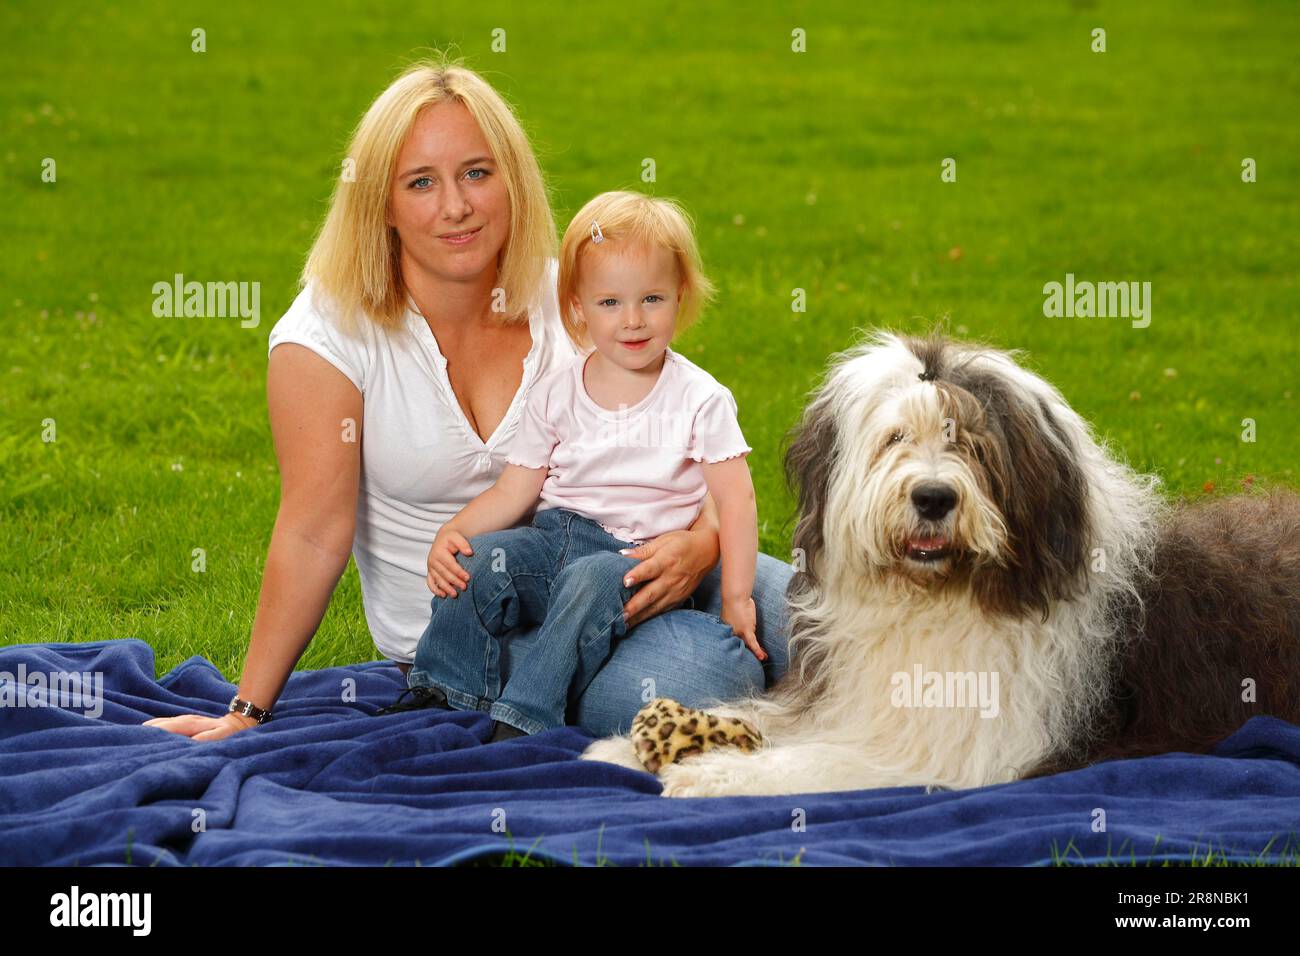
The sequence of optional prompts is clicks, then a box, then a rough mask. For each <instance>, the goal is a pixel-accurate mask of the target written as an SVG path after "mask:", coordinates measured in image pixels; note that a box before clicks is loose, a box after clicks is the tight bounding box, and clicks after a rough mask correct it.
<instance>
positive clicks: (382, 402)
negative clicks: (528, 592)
mask: <svg viewBox="0 0 1300 956" xmlns="http://www.w3.org/2000/svg"><path fill="white" fill-rule="evenodd" d="M344 169H345V175H344V176H343V177H342V178H341V180H340V182H339V183H338V185H337V187H336V189H335V193H334V198H333V201H332V203H331V206H330V210H329V213H328V215H327V216H326V219H325V223H324V226H323V227H322V229H321V232H320V235H319V236H318V237H317V240H316V244H315V246H314V247H313V249H312V251H311V255H310V256H309V258H308V260H307V264H306V268H305V269H304V273H303V285H304V288H303V291H302V292H301V294H300V295H299V296H298V298H297V299H296V300H295V301H294V303H293V305H292V306H291V307H290V309H289V311H288V312H287V313H286V314H285V315H284V317H283V318H282V319H281V320H280V321H279V322H278V323H277V324H276V326H275V328H274V329H272V331H271V336H270V340H269V352H270V357H269V361H268V370H267V396H268V404H269V407H270V419H271V431H272V435H273V437H274V441H275V450H276V457H277V459H278V460H279V465H280V476H281V500H280V509H279V513H278V515H277V516H276V522H275V528H274V531H273V533H272V536H271V546H270V551H269V553H268V555H267V562H266V568H265V571H264V575H263V580H262V592H261V598H260V600H259V601H258V607H257V615H256V618H255V619H254V622H253V632H252V637H251V640H250V643H249V649H248V655H247V657H246V660H245V664H244V673H243V677H242V680H241V681H240V683H239V690H238V697H237V699H236V702H232V704H231V707H232V712H230V713H227V714H226V715H225V716H223V717H219V718H213V717H205V716H201V715H197V714H186V715H182V716H179V717H166V718H154V719H152V720H148V721H145V723H146V724H148V725H150V726H154V727H161V728H163V729H165V730H169V731H173V732H175V733H179V734H184V735H187V736H190V737H193V738H194V739H195V740H218V739H220V738H222V737H226V736H229V735H230V734H232V733H235V732H237V731H239V730H243V729H245V728H246V727H250V726H253V725H254V724H256V723H257V719H256V718H257V717H258V716H259V715H260V713H261V712H263V711H270V710H271V708H272V707H273V705H274V703H275V701H276V699H277V698H278V697H279V695H280V692H281V691H282V690H283V689H284V685H285V682H286V681H287V680H288V678H289V675H290V673H291V672H292V671H293V668H294V665H295V664H296V663H297V661H298V659H299V657H300V656H301V655H302V652H303V651H304V650H305V649H306V646H307V643H308V642H309V641H310V640H311V638H312V636H313V635H314V633H315V631H316V628H317V627H318V626H319V624H320V621H321V618H322V617H323V616H324V613H325V609H326V607H327V605H328V604H329V599H330V595H331V593H332V592H333V590H334V587H335V585H336V584H337V582H338V580H339V577H340V576H341V575H342V573H343V570H344V568H345V567H346V566H347V561H348V555H349V552H351V554H352V555H353V556H354V558H355V560H356V564H357V570H358V572H359V575H360V578H361V589H362V602H363V605H364V608H365V613H366V622H367V624H368V626H369V629H370V633H371V635H372V637H373V638H374V640H375V645H376V647H377V648H378V649H379V651H380V652H381V653H383V654H385V655H386V656H387V657H389V658H391V659H392V660H393V661H394V662H396V663H397V666H398V667H399V668H401V669H402V672H403V673H405V672H406V670H407V669H409V666H410V661H411V659H412V657H413V656H414V653H415V647H416V644H417V642H418V640H419V637H420V634H421V633H422V632H423V630H424V627H425V625H426V623H427V621H428V616H429V607H430V602H431V599H432V598H431V594H430V592H429V589H428V586H427V584H426V574H427V557H428V551H429V545H430V543H431V542H432V541H433V538H434V536H435V535H436V534H437V531H438V529H439V528H440V527H441V526H442V523H443V522H444V521H446V520H447V519H448V518H450V517H451V516H452V515H454V514H456V512H457V511H459V510H460V509H461V508H462V507H463V506H464V505H465V504H466V503H467V502H468V501H470V500H471V499H473V498H474V497H475V496H476V495H477V494H479V492H481V491H483V490H484V489H485V488H487V487H488V486H489V485H491V484H492V482H493V481H495V479H496V478H497V476H498V475H499V474H500V472H501V470H502V469H503V468H504V465H505V451H506V449H507V447H508V444H509V441H510V439H511V438H512V437H513V435H514V433H515V431H516V430H517V428H518V424H519V417H520V411H521V409H522V406H523V404H524V401H525V399H526V397H527V394H528V390H529V388H530V387H531V385H532V384H533V383H534V382H535V381H537V380H538V379H539V378H541V377H542V376H544V375H545V374H546V373H547V372H549V371H551V370H552V369H554V368H556V367H558V365H559V364H560V363H562V362H564V361H566V360H567V359H569V358H570V357H572V356H573V355H575V354H576V352H575V350H574V347H573V345H572V344H571V343H570V341H569V340H568V337H567V336H566V335H565V333H564V329H563V326H562V324H561V319H560V315H559V309H558V307H557V303H556V298H555V268H556V264H555V260H554V254H555V244H556V230H555V224H554V219H553V217H552V215H551V211H550V207H549V204H548V202H547V196H546V187H545V184H544V181H543V178H542V174H541V170H540V169H539V168H538V165H537V160H536V158H535V156H534V155H533V152H532V149H531V146H530V145H529V143H528V140H527V137H526V136H525V135H524V132H523V129H522V128H521V126H520V124H519V122H518V120H517V118H516V117H515V115H514V113H513V112H512V110H511V109H510V107H509V106H508V105H506V103H505V101H504V100H503V99H502V98H501V97H500V96H499V94H497V93H496V91H495V90H493V89H492V87H491V86H489V85H488V84H487V83H486V82H485V81H484V80H483V79H482V78H481V77H479V76H478V75H477V74H476V73H474V72H472V71H470V70H467V69H464V68H463V67H460V66H457V65H447V64H420V65H417V66H414V67H412V68H411V69H409V70H407V71H406V72H405V73H403V74H402V76H400V77H399V78H398V79H397V80H396V81H394V82H393V84H392V85H391V86H389V87H388V89H386V90H385V91H384V92H383V93H382V94H380V96H379V97H378V98H377V99H376V100H375V102H374V103H373V104H372V105H371V107H370V108H369V110H367V112H366V114H365V116H364V117H363V118H362V120H361V123H360V124H359V125H358V127H357V130H356V132H355V133H354V134H353V138H352V142H351V145H350V147H349V150H348V162H346V163H345V164H344ZM349 172H350V173H351V175H349V174H348V173H349ZM529 517H531V516H529ZM525 520H528V519H527V518H526V519H525ZM631 556H632V557H635V558H638V559H641V563H640V564H638V565H637V566H636V567H635V568H634V569H633V570H632V572H631V577H632V579H633V586H634V587H637V588H638V590H637V592H636V593H635V594H634V595H633V597H632V599H631V600H630V601H629V602H628V603H627V604H626V605H625V607H624V611H625V613H626V615H627V620H628V625H629V627H635V630H634V631H632V632H631V633H630V634H629V635H628V636H627V637H626V638H624V639H623V640H622V641H620V642H619V644H618V645H617V647H616V649H615V651H614V653H613V655H612V656H611V658H610V660H609V661H608V662H607V663H606V665H605V666H604V668H603V669H602V670H601V671H600V672H599V673H598V674H597V675H596V677H595V678H594V679H593V681H592V682H591V684H589V685H588V687H587V689H586V691H585V692H584V693H583V695H582V696H581V697H580V698H579V700H578V701H577V702H576V703H575V705H574V706H573V709H572V714H571V716H572V717H573V719H574V720H575V721H576V722H577V723H578V725H579V726H581V727H584V728H585V729H587V730H589V731H591V732H592V733H595V734H599V735H606V734H611V733H617V732H621V731H623V730H625V729H626V728H627V727H628V726H629V725H630V723H631V720H632V717H633V716H634V715H635V713H636V711H637V710H638V709H640V707H641V706H642V705H643V704H644V703H645V702H646V701H647V700H649V699H650V697H653V696H668V697H674V698H676V699H677V700H679V701H681V702H682V703H686V704H688V705H693V704H703V703H706V702H708V701H710V700H717V699H727V698H731V697H735V696H739V695H742V694H745V693H748V692H750V691H751V690H753V689H755V688H761V687H763V686H764V684H765V683H766V682H768V681H770V680H775V679H776V678H777V677H779V676H780V674H781V673H782V672H784V670H785V668H786V666H787V662H788V657H787V654H788V650H787V646H786V640H787V639H786V636H785V630H786V618H785V597H784V596H785V589H786V585H787V583H788V581H789V578H790V575H791V574H792V573H793V569H792V568H791V567H790V566H789V565H788V564H786V563H785V562H782V561H778V560H777V559H775V558H772V557H769V556H768V555H764V554H760V555H759V556H758V565H757V574H756V582H755V588H754V601H755V604H756V606H757V611H758V632H757V636H758V639H759V641H760V643H761V644H762V645H763V647H764V649H765V650H766V651H767V653H768V655H769V659H768V662H767V664H766V665H762V664H760V663H759V662H758V661H757V660H756V659H755V657H754V656H753V655H752V654H751V653H750V652H749V651H748V650H747V649H746V648H745V645H744V644H743V642H742V641H741V640H740V638H738V637H735V636H734V635H733V634H732V633H731V628H730V627H728V626H727V625H726V624H724V623H723V622H722V620H721V619H720V618H719V617H718V616H717V615H718V611H719V609H720V607H721V600H720V594H719V591H720V588H719V585H720V569H719V568H718V567H717V566H716V565H717V559H718V537H717V510H716V508H715V507H714V505H713V503H712V500H711V499H708V498H706V499H705V506H704V510H703V512H702V513H701V515H700V517H699V518H698V519H697V520H696V521H695V523H694V524H693V525H692V526H691V527H690V528H689V529H688V530H686V531H674V532H671V533H669V534H665V535H661V536H660V537H658V538H655V539H654V540H652V541H649V542H647V543H646V544H644V545H642V546H640V547H638V548H636V549H635V550H633V551H632V552H631ZM683 603H685V604H686V605H687V607H680V608H679V605H682V604H683ZM538 630H539V628H538V627H536V626H534V627H531V628H529V629H527V630H525V629H520V630H519V631H518V634H517V635H516V636H513V637H512V638H511V639H510V640H509V641H506V642H504V645H505V649H504V651H503V653H502V657H501V660H500V661H499V671H500V674H499V677H500V680H501V682H502V683H503V684H504V683H505V681H506V680H507V679H508V676H509V670H510V666H511V662H512V661H516V662H517V661H520V660H522V659H523V655H525V654H526V653H527V652H528V650H529V648H530V647H531V643H530V642H531V641H532V640H534V639H535V637H536V635H537V633H538ZM765 666H766V669H767V670H768V673H767V674H765V673H764V669H765ZM235 708H238V709H239V712H236V710H235Z"/></svg>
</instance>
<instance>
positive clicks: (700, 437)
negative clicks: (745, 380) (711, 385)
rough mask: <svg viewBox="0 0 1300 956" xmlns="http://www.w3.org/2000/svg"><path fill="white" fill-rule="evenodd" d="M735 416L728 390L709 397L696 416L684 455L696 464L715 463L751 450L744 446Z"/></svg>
mask: <svg viewBox="0 0 1300 956" xmlns="http://www.w3.org/2000/svg"><path fill="white" fill-rule="evenodd" d="M736 415H737V408H736V399H735V397H734V396H732V394H731V389H729V388H726V387H725V386H724V387H722V388H721V389H720V390H719V391H716V392H714V393H713V394H712V395H711V396H709V398H707V399H706V400H705V402H704V404H703V405H701V406H700V408H699V411H697V412H696V413H695V421H694V423H693V424H692V426H691V446H690V448H688V449H687V452H686V453H687V455H689V456H690V457H691V458H693V459H694V460H695V461H703V462H718V461H726V460H727V459H728V458H735V457H736V456H737V455H746V454H749V452H751V451H753V450H754V449H752V448H750V447H749V445H747V444H746V443H745V436H744V435H743V434H741V431H740V422H739V421H738V420H737V418H736Z"/></svg>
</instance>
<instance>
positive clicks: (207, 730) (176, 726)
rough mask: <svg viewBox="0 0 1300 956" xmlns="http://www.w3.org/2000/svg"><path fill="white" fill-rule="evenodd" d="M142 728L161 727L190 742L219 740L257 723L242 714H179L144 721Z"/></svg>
mask: <svg viewBox="0 0 1300 956" xmlns="http://www.w3.org/2000/svg"><path fill="white" fill-rule="evenodd" d="M144 726H145V727H161V728H162V729H163V730H169V731H171V732H172V733H174V734H180V735H181V736H182V737H189V738H190V739H191V740H220V739H221V738H222V737H229V736H230V735H231V734H237V733H239V732H240V731H241V730H247V729H248V728H249V727H256V726H257V721H256V720H254V719H253V718H252V717H246V716H245V715H243V714H224V715H222V716H221V717H205V716H203V715H202V714H181V715H180V716H179V717H155V718H153V719H152V720H146V721H144Z"/></svg>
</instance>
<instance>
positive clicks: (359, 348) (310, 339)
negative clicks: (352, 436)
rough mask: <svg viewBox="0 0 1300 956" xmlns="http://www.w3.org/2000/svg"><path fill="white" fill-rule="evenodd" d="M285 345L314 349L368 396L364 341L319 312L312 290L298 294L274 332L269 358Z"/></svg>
mask: <svg viewBox="0 0 1300 956" xmlns="http://www.w3.org/2000/svg"><path fill="white" fill-rule="evenodd" d="M363 321H364V320H363ZM286 342H292V343H294V344H296V345H303V346H306V347H307V348H309V349H311V350H312V351H313V352H315V353H316V354H317V355H319V356H320V357H321V358H323V359H324V360H325V361H327V362H329V363H330V364H331V365H333V366H334V367H335V368H336V369H338V370H339V371H340V372H342V373H343V374H344V375H346V376H347V377H348V381H350V382H351V383H352V384H353V385H355V386H356V387H357V391H359V392H361V393H362V394H363V395H364V394H365V391H366V387H365V386H366V380H367V377H368V372H369V369H370V350H369V348H368V347H367V344H366V342H365V341H364V340H363V339H362V338H359V337H357V336H354V335H351V334H349V333H347V332H345V331H343V330H342V329H340V328H339V327H338V326H337V325H336V324H335V323H334V321H333V320H332V319H330V318H329V317H328V316H327V315H325V314H323V313H322V312H321V311H320V310H319V309H318V308H317V306H316V304H315V302H314V301H313V296H312V288H311V286H308V287H307V288H305V289H303V290H302V291H301V292H300V293H298V297H297V298H296V299H294V300H293V304H292V305H290V306H289V311H288V312H286V313H285V314H284V315H283V316H282V317H281V319H280V320H279V321H278V322H276V323H275V326H274V327H273V328H272V329H271V334H270V337H269V338H268V339H267V346H266V353H267V355H268V356H269V355H270V354H271V350H272V349H274V348H275V347H276V346H277V345H283V344H284V343H286Z"/></svg>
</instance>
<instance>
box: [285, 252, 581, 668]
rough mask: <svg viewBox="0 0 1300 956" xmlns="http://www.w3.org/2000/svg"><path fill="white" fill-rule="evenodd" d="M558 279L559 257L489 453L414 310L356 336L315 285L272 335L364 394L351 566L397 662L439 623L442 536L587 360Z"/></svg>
mask: <svg viewBox="0 0 1300 956" xmlns="http://www.w3.org/2000/svg"><path fill="white" fill-rule="evenodd" d="M556 269H557V263H556V261H555V260H553V259H552V260H551V261H550V263H549V268H548V272H547V276H546V278H545V280H544V283H545V290H544V293H543V295H542V296H541V300H540V305H539V306H535V307H534V308H533V309H532V310H530V312H529V317H528V328H529V331H530V333H531V334H532V347H531V348H530V349H529V351H528V356H527V357H526V358H525V359H524V370H523V380H522V382H521V383H520V385H519V391H518V392H517V393H516V394H515V396H514V400H513V401H512V402H511V403H510V408H509V409H508V410H507V411H506V414H505V418H503V419H502V420H501V424H500V425H498V426H497V429H496V431H494V432H493V433H492V435H491V436H490V437H489V438H488V440H487V442H486V444H485V443H484V442H483V441H482V440H481V439H480V438H479V436H478V435H477V434H476V433H475V431H474V429H473V428H471V427H470V424H469V421H468V420H467V419H466V418H465V413H464V412H463V411H462V410H461V407H460V403H459V402H457V401H456V395H455V393H454V392H453V391H452V387H451V380H450V379H449V378H448V377H447V360H446V359H445V358H444V357H443V355H442V352H441V351H440V350H439V348H438V342H437V340H436V339H435V338H434V336H433V332H432V331H430V329H429V326H428V323H427V322H425V320H424V317H423V316H421V315H420V314H419V313H418V312H416V311H415V310H414V309H408V310H407V312H406V315H405V316H404V317H403V319H402V326H401V328H399V329H397V330H394V331H391V332H389V331H385V330H384V329H381V328H379V327H378V326H375V325H374V324H373V323H370V322H368V321H362V322H359V323H358V325H359V326H360V328H359V329H358V330H357V333H356V334H355V335H349V334H347V333H345V332H344V331H342V330H341V329H340V328H338V326H337V325H336V324H335V323H333V322H332V321H331V320H330V318H328V310H326V311H324V312H322V311H321V310H320V309H319V308H318V305H317V303H316V302H315V301H314V300H313V290H312V287H311V286H308V287H307V288H305V289H303V291H302V292H301V293H300V294H299V295H298V298H296V299H295V300H294V302H293V305H291V306H290V307H289V311H288V312H286V313H285V314H284V316H283V318H281V319H280V320H279V321H278V322H277V323H276V324H275V326H274V328H272V329H271V335H270V338H269V340H268V345H267V354H268V355H269V354H270V352H271V350H272V349H274V348H275V347H276V346H277V345H283V344H284V343H286V342H293V343H296V344H298V345H303V346H306V347H307V348H309V349H311V350H312V351H313V352H315V353H316V354H317V355H319V356H321V358H323V359H325V360H326V361H327V362H329V363H330V364H331V365H333V366H334V367H335V368H337V369H338V370H339V371H340V372H342V373H343V374H344V375H346V376H347V377H348V379H349V381H351V382H352V384H353V385H355V386H356V387H357V389H358V390H359V391H360V392H361V395H362V400H363V404H364V421H363V423H362V428H361V479H360V488H359V490H358V494H357V524H356V533H355V535H354V537H353V540H352V557H353V559H354V560H355V561H356V564H357V572H358V574H359V575H360V578H361V598H362V603H363V605H364V607H365V613H366V623H367V625H368V626H369V628H370V635H371V637H372V638H373V639H374V642H375V646H376V647H377V648H378V649H379V651H380V653H382V654H384V655H385V656H386V657H389V658H391V659H392V660H395V661H402V662H409V661H411V660H413V659H414V658H415V648H416V645H417V644H418V643H419V641H420V635H421V634H422V633H423V632H424V629H425V627H426V626H427V625H428V623H429V614H430V605H431V602H432V600H433V594H432V592H430V590H429V588H428V585H427V584H426V582H425V578H426V575H427V573H428V558H429V547H430V545H432V544H433V539H434V537H435V536H436V535H437V533H438V529H439V528H441V527H442V525H443V523H444V522H445V521H447V519H449V518H451V517H452V516H454V515H455V514H456V513H457V512H458V511H460V509H461V508H463V507H465V505H467V504H469V502H470V501H471V500H473V499H474V498H475V497H476V496H477V495H479V494H480V493H482V492H483V491H486V490H487V489H488V488H489V487H491V485H492V484H493V483H494V482H495V481H496V479H497V478H498V477H499V476H500V475H501V472H502V470H504V468H505V463H506V459H505V453H506V451H507V450H508V448H509V446H510V441H511V439H512V438H513V437H514V435H515V433H516V431H517V430H518V427H519V421H520V414H521V412H522V410H523V407H524V403H525V399H526V398H527V395H528V392H529V389H530V388H532V386H533V383H534V382H537V381H538V380H540V379H541V378H543V377H544V376H546V375H548V374H549V373H551V372H552V371H554V370H555V369H558V368H560V367H562V366H565V365H567V364H568V363H569V362H570V361H571V360H572V359H573V358H574V356H576V355H577V354H578V350H577V349H576V348H575V347H574V346H573V343H572V342H571V341H570V339H569V337H568V335H566V334H565V331H564V326H563V325H562V323H561V321H560V311H559V307H558V305H557V303H556V298H555V280H556ZM340 427H342V426H341V425H340ZM531 517H532V516H531V513H530V514H529V515H528V516H527V517H526V518H525V519H524V520H523V521H521V523H525V524H526V523H527V522H528V521H530V520H531Z"/></svg>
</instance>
